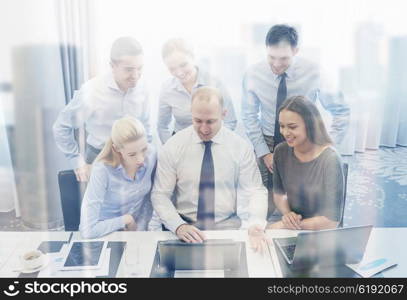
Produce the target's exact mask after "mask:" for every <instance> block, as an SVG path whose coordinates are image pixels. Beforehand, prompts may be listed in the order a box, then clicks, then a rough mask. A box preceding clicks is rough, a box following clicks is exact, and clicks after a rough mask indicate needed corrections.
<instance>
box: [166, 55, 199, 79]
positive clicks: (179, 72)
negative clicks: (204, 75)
mask: <svg viewBox="0 0 407 300" xmlns="http://www.w3.org/2000/svg"><path fill="white" fill-rule="evenodd" d="M164 63H165V65H166V66H167V68H168V71H169V72H170V73H171V75H173V76H174V77H176V78H178V79H179V80H180V81H181V83H182V84H186V83H195V81H196V74H197V69H196V67H195V63H194V59H193V57H192V56H191V55H189V54H187V53H184V52H182V51H174V52H172V53H170V54H168V55H167V56H166V57H165V58H164Z"/></svg>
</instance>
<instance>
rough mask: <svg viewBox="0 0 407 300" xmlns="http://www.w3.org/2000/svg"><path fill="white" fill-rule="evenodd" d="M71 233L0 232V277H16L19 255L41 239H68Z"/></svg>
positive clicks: (31, 248)
mask: <svg viewBox="0 0 407 300" xmlns="http://www.w3.org/2000/svg"><path fill="white" fill-rule="evenodd" d="M70 235H71V233H70V232H64V231H58V232H57V231H50V232H32V231H30V232H14V231H13V232H11V231H7V232H0V241H1V247H0V277H17V276H18V275H19V274H20V273H19V272H15V270H17V269H18V268H19V257H20V255H21V254H22V253H25V252H27V251H29V250H35V249H37V247H38V246H39V245H40V244H41V242H43V241H68V240H69V237H70Z"/></svg>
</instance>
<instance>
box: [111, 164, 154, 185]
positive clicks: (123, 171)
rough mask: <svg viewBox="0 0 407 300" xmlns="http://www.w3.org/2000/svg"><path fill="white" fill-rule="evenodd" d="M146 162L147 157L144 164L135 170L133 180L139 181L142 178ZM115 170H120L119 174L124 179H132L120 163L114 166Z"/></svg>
mask: <svg viewBox="0 0 407 300" xmlns="http://www.w3.org/2000/svg"><path fill="white" fill-rule="evenodd" d="M147 163H148V161H147V159H146V161H145V162H144V165H143V166H142V167H140V168H139V169H138V170H137V172H136V180H135V181H136V182H139V181H140V180H141V179H142V178H143V176H144V173H145V172H146V170H147V168H146V164H147ZM115 170H116V171H117V172H120V174H121V175H122V176H123V177H124V178H125V179H126V180H129V181H134V180H133V179H132V178H130V177H129V175H127V173H126V170H125V168H124V167H123V165H122V164H119V165H118V166H117V167H116V168H115Z"/></svg>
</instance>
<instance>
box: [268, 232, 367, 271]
mask: <svg viewBox="0 0 407 300" xmlns="http://www.w3.org/2000/svg"><path fill="white" fill-rule="evenodd" d="M372 227H373V226H372V225H367V226H356V227H346V228H337V229H329V230H319V231H307V232H300V233H299V234H298V235H297V237H291V238H273V241H274V243H275V245H276V246H277V247H276V248H277V249H278V250H277V251H280V253H281V254H282V255H283V257H284V259H285V261H286V262H287V263H288V264H289V265H290V267H291V268H293V269H307V268H313V267H316V266H323V267H325V266H334V265H342V264H356V263H358V262H360V261H361V259H362V257H363V254H364V252H365V248H366V245H367V242H368V240H369V236H370V232H371V230H372Z"/></svg>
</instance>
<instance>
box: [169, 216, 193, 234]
mask: <svg viewBox="0 0 407 300" xmlns="http://www.w3.org/2000/svg"><path fill="white" fill-rule="evenodd" d="M183 224H188V223H186V222H185V221H184V220H182V219H181V218H180V217H179V220H176V221H174V222H171V223H169V224H168V227H167V226H166V225H165V224H164V226H166V227H167V228H168V229H169V230H171V231H172V232H173V233H174V234H176V231H177V229H178V227H180V226H181V225H183Z"/></svg>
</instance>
